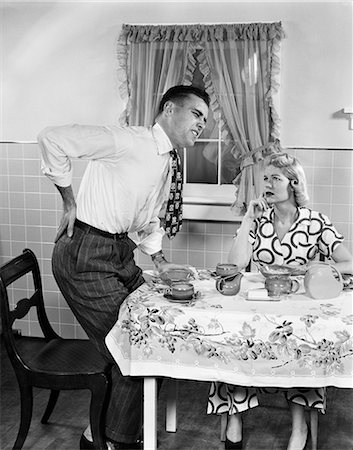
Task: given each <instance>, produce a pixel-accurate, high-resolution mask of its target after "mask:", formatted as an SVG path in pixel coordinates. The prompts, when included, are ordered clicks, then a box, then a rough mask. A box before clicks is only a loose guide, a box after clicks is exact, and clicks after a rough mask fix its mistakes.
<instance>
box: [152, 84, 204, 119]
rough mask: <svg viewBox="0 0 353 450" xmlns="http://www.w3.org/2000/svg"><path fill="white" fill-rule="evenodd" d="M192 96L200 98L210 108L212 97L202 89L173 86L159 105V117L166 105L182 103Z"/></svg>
mask: <svg viewBox="0 0 353 450" xmlns="http://www.w3.org/2000/svg"><path fill="white" fill-rule="evenodd" d="M191 94H193V95H196V96H197V97H200V98H201V99H202V100H203V101H204V102H205V103H206V105H207V106H210V97H209V95H208V94H207V92H206V91H204V90H203V89H200V88H198V87H196V86H184V85H179V86H173V87H171V88H170V89H168V90H167V92H166V93H165V94H164V95H163V97H162V100H161V102H160V104H159V108H158V113H157V115H159V114H160V113H161V112H162V111H163V108H164V105H165V104H166V103H167V102H169V101H172V102H175V103H178V102H179V103H182V102H183V101H184V100H185V99H186V98H188V97H189V96H190V95H191Z"/></svg>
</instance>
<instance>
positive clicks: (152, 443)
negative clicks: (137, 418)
mask: <svg viewBox="0 0 353 450" xmlns="http://www.w3.org/2000/svg"><path fill="white" fill-rule="evenodd" d="M143 394H144V396H143V448H144V450H156V449H157V381H156V378H154V377H144V382H143Z"/></svg>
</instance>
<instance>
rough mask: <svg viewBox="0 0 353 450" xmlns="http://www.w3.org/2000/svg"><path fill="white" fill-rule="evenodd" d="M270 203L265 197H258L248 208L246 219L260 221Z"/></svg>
mask: <svg viewBox="0 0 353 450" xmlns="http://www.w3.org/2000/svg"><path fill="white" fill-rule="evenodd" d="M268 207H269V206H268V203H267V201H266V199H265V197H264V196H263V195H261V196H260V197H258V198H257V199H255V200H251V201H250V203H249V206H248V209H247V211H246V214H245V218H247V219H252V220H255V219H258V218H259V217H261V216H262V214H263V213H264V211H266V210H267V209H268Z"/></svg>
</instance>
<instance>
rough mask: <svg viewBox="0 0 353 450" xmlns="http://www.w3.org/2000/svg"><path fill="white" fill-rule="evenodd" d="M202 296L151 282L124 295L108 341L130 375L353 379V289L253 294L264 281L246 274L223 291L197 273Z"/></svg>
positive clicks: (289, 382) (347, 383)
mask: <svg viewBox="0 0 353 450" xmlns="http://www.w3.org/2000/svg"><path fill="white" fill-rule="evenodd" d="M192 283H193V284H194V286H195V290H196V291H200V293H201V297H200V298H199V299H197V300H195V301H192V302H191V304H179V303H172V302H170V301H169V300H167V299H166V298H165V297H164V296H163V294H162V293H158V292H156V290H155V289H153V288H152V287H150V286H149V285H147V284H144V285H142V286H141V287H140V288H139V289H138V290H136V291H135V292H134V293H132V294H131V295H130V296H129V297H127V299H126V300H125V302H124V304H123V305H122V307H121V310H120V314H119V319H118V321H117V323H116V324H115V326H114V327H113V329H112V330H111V331H110V333H109V334H108V335H107V338H106V344H107V346H108V348H109V350H110V352H111V353H112V355H113V357H114V359H115V361H116V362H117V364H118V365H119V367H120V369H121V371H122V373H123V374H124V375H133V376H135V375H136V376H153V377H158V376H165V377H172V378H180V379H191V380H204V381H223V382H227V383H230V384H239V385H244V386H278V387H290V386H298V387H299V386H302V387H309V386H310V387H316V386H336V387H342V388H351V387H353V365H352V355H353V343H352V332H353V325H352V324H353V315H352V300H353V298H352V291H346V292H345V291H344V292H342V293H341V295H340V296H339V297H337V298H334V299H329V300H313V299H310V298H308V297H306V296H305V295H304V294H294V295H290V296H288V297H287V298H285V299H282V300H281V301H276V302H275V301H250V300H247V299H246V293H247V291H248V290H249V289H253V288H259V287H263V277H262V275H260V274H251V273H249V274H244V277H243V279H242V282H241V291H240V293H239V294H238V295H236V296H223V295H221V294H220V293H219V292H218V291H217V290H216V289H215V281H214V280H213V279H209V280H195V281H192Z"/></svg>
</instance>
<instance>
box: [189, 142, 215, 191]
mask: <svg viewBox="0 0 353 450" xmlns="http://www.w3.org/2000/svg"><path fill="white" fill-rule="evenodd" d="M217 154H218V152H217V143H215V142H196V143H195V145H194V147H189V148H187V149H186V180H185V181H186V183H206V184H217V170H218V167H217Z"/></svg>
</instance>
